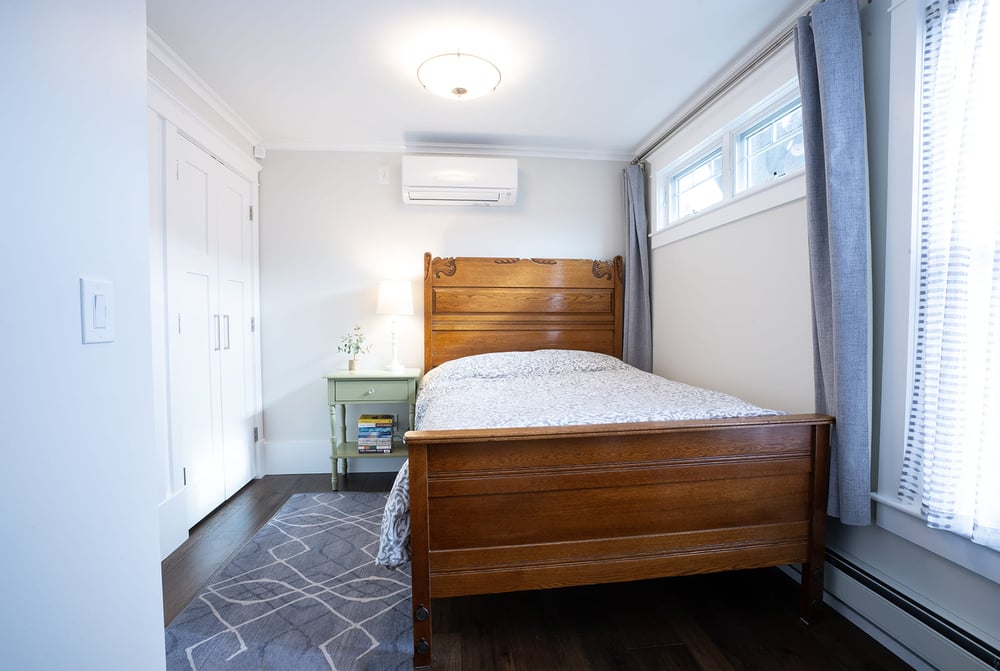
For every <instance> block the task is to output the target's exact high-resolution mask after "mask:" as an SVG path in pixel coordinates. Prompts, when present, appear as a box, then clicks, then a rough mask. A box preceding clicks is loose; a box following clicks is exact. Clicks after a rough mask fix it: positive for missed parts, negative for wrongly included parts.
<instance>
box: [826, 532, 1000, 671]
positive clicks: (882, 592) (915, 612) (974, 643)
mask: <svg viewBox="0 0 1000 671" xmlns="http://www.w3.org/2000/svg"><path fill="white" fill-rule="evenodd" d="M826 562H827V564H829V565H830V566H832V567H833V568H835V569H837V570H838V571H840V572H841V573H843V574H844V575H846V576H848V577H849V578H851V579H852V580H854V581H855V582H857V583H858V584H860V585H862V586H864V587H865V588H867V589H869V590H871V591H872V592H874V593H875V594H877V595H878V596H880V597H881V598H883V599H885V600H886V601H888V602H889V603H891V604H892V605H894V606H895V607H896V608H899V609H900V610H902V611H903V612H905V613H906V614H907V615H909V616H910V617H912V618H914V619H915V620H917V621H918V622H920V623H921V624H923V625H924V626H925V627H928V628H929V629H931V630H933V631H934V632H935V633H937V634H938V635H940V636H942V637H943V638H946V639H948V640H949V641H951V642H952V643H954V644H955V645H956V646H958V647H960V648H962V649H963V650H965V652H967V653H969V654H970V655H972V656H973V657H975V658H976V659H978V660H979V661H981V662H982V663H983V664H985V665H986V666H987V667H989V668H992V669H1000V650H998V649H997V648H994V647H993V646H992V645H990V644H989V643H987V642H986V641H983V640H982V639H980V638H979V637H977V636H975V635H974V634H972V633H970V632H968V631H966V630H965V629H962V628H961V627H958V626H956V625H955V624H954V623H953V622H951V621H949V620H946V619H944V618H942V617H941V616H940V615H938V614H937V613H935V612H934V611H932V610H930V609H929V608H927V607H926V606H924V605H923V604H920V603H918V602H916V601H914V600H913V599H911V598H910V597H908V596H906V595H905V594H903V593H902V592H900V591H899V590H897V589H895V588H894V587H892V586H891V585H889V584H887V583H885V582H884V581H882V580H880V579H879V578H876V577H875V576H874V575H872V574H871V573H868V572H867V571H865V570H863V569H861V568H859V567H858V566H856V565H855V564H852V563H851V562H849V561H847V560H846V559H844V558H843V557H842V556H840V555H839V554H837V553H836V552H834V551H833V550H830V549H829V548H828V549H827V551H826Z"/></svg>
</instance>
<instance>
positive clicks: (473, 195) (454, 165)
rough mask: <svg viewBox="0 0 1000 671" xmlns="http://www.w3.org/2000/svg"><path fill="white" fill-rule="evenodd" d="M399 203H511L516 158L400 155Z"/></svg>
mask: <svg viewBox="0 0 1000 671" xmlns="http://www.w3.org/2000/svg"><path fill="white" fill-rule="evenodd" d="M402 177H403V179H402V183H403V202H404V203H407V204H410V205H513V204H514V203H516V202H517V159H513V158H491V157H479V156H441V155H429V156H427V155H404V156H403V171H402Z"/></svg>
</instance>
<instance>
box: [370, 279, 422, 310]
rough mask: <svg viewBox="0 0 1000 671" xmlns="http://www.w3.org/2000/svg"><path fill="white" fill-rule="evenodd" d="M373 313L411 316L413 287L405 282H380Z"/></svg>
mask: <svg viewBox="0 0 1000 671" xmlns="http://www.w3.org/2000/svg"><path fill="white" fill-rule="evenodd" d="M375 312H376V313H377V314H380V315H398V316H403V315H412V314H413V287H412V285H411V284H410V282H408V281H407V280H382V281H381V282H379V285H378V304H377V305H376V306H375Z"/></svg>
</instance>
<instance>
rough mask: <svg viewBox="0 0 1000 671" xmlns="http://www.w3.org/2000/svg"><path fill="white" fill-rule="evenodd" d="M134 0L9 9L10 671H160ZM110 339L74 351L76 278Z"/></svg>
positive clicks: (1, 248) (141, 27) (3, 115)
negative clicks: (86, 286) (108, 325)
mask: <svg viewBox="0 0 1000 671" xmlns="http://www.w3.org/2000/svg"><path fill="white" fill-rule="evenodd" d="M145 41H146V29H145V5H144V3H143V2H142V0H94V1H93V2H88V3H79V2H75V1H74V0H61V1H60V0H51V1H49V2H45V3H35V2H5V3H4V4H3V5H2V9H0V63H2V64H3V65H0V90H2V91H4V96H3V105H0V126H2V127H3V128H5V129H6V130H7V131H8V132H7V137H6V144H5V156H6V160H4V161H3V162H2V163H0V184H3V193H4V198H3V208H4V212H3V221H4V224H3V230H4V242H3V244H2V245H0V285H2V286H3V287H4V289H5V291H4V295H3V298H2V299H0V303H2V305H0V315H2V317H0V319H2V322H3V331H2V336H0V339H2V343H3V349H2V352H3V353H2V355H0V357H2V358H0V385H2V387H0V389H2V403H0V425H2V427H3V447H2V450H3V454H4V473H5V477H4V486H3V487H2V488H0V509H2V510H3V511H4V516H3V522H2V528H3V538H4V546H5V552H4V556H3V560H2V573H3V575H4V607H3V609H2V615H0V648H2V649H3V666H4V668H10V669H78V670H89V669H94V670H101V671H107V670H111V671H116V670H121V671H135V670H136V669H143V670H146V669H149V670H155V669H162V668H163V667H164V662H163V610H162V608H163V606H162V599H161V596H160V572H159V568H160V566H159V558H158V551H157V521H156V515H155V503H156V502H155V500H154V496H153V491H152V488H151V487H150V483H151V482H152V481H153V478H154V476H153V457H152V448H151V444H152V412H151V407H152V397H151V372H150V370H151V364H150V317H149V260H148V244H149V241H148V233H147V224H146V222H147V200H146V193H147V185H146V71H145V58H144V53H145ZM81 277H90V278H98V279H105V280H109V281H111V282H113V284H114V301H115V330H116V339H115V342H113V343H108V344H94V345H83V344H81V331H80V299H79V279H80V278H81Z"/></svg>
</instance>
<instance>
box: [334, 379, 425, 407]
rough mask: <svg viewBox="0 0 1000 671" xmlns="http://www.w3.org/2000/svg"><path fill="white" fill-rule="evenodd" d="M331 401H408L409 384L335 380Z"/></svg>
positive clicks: (390, 381)
mask: <svg viewBox="0 0 1000 671" xmlns="http://www.w3.org/2000/svg"><path fill="white" fill-rule="evenodd" d="M333 384H335V385H336V389H335V391H334V394H333V397H332V400H333V401H336V402H338V403H343V402H348V401H400V402H406V401H409V400H410V383H409V382H408V381H406V380H337V381H336V382H334V383H333Z"/></svg>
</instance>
